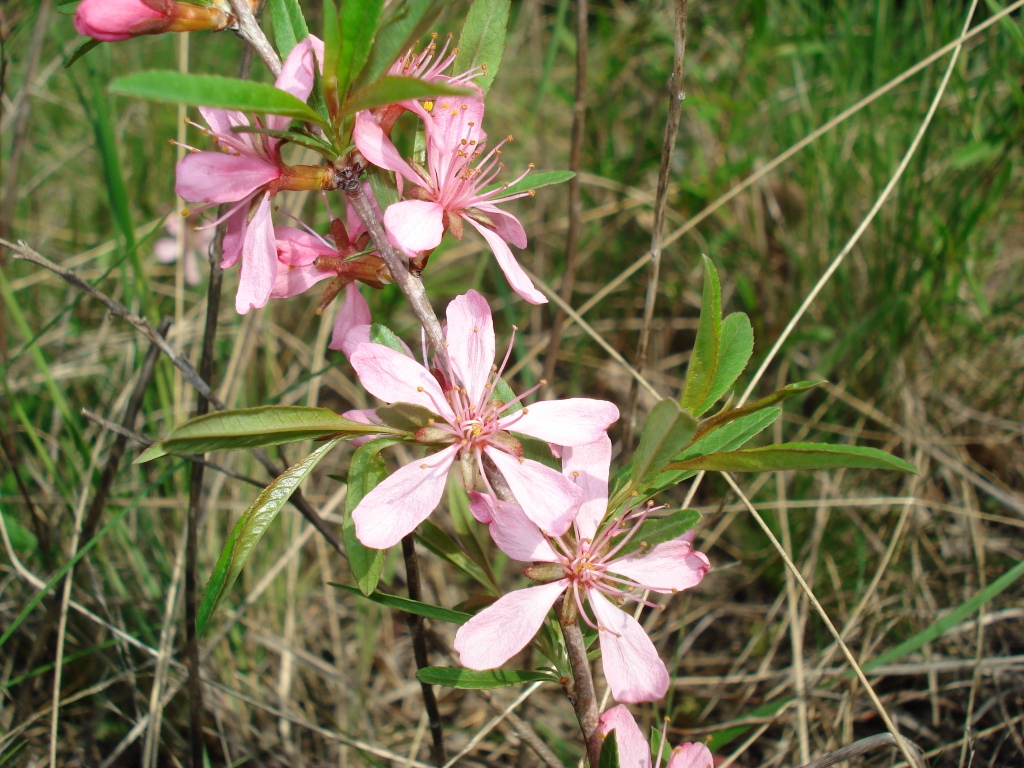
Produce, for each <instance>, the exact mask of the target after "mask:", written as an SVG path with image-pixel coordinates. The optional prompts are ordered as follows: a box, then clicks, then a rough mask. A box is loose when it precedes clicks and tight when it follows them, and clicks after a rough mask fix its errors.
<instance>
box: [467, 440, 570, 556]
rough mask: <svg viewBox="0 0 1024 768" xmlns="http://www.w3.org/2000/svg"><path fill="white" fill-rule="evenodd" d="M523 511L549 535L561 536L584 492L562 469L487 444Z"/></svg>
mask: <svg viewBox="0 0 1024 768" xmlns="http://www.w3.org/2000/svg"><path fill="white" fill-rule="evenodd" d="M484 452H485V453H486V454H487V455H488V456H489V457H490V458H491V460H492V461H493V462H494V463H495V465H496V466H497V467H498V469H499V470H500V471H501V474H502V475H503V476H504V477H505V482H506V483H508V487H509V489H510V490H511V491H512V493H513V495H514V496H515V497H516V501H518V502H519V506H520V507H522V509H523V512H524V513H525V514H526V516H527V517H528V518H530V519H531V520H532V521H533V522H534V524H535V525H537V526H538V527H539V528H540V529H541V530H542V531H544V533H546V534H548V535H549V536H561V535H562V534H563V533H565V532H566V531H567V530H569V526H570V525H571V524H572V520H573V518H574V517H575V516H576V511H577V509H578V508H579V505H580V502H581V501H582V499H583V492H582V491H581V490H580V489H579V488H577V487H576V486H575V485H573V484H572V482H571V481H570V480H568V479H566V478H565V477H563V476H562V475H561V474H560V473H558V472H556V471H555V470H553V469H551V468H550V467H545V466H544V465H543V464H541V463H540V462H536V461H532V460H530V459H517V458H515V457H514V456H509V455H508V454H507V453H505V452H504V451H499V450H497V449H495V448H491V447H488V448H485V449H484Z"/></svg>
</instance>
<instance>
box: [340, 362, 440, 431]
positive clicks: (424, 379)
mask: <svg viewBox="0 0 1024 768" xmlns="http://www.w3.org/2000/svg"><path fill="white" fill-rule="evenodd" d="M349 361H350V362H351V363H352V367H353V368H355V369H356V375H357V376H359V382H360V383H361V384H362V385H363V387H364V388H365V389H366V391H367V392H369V393H370V394H371V395H373V396H374V397H378V398H380V399H381V400H383V401H384V402H386V403H414V404H415V405H422V406H423V407H424V408H427V409H428V410H431V411H433V412H434V413H437V414H438V415H439V416H441V417H442V418H443V419H445V420H453V419H454V418H455V414H454V413H453V412H452V409H451V407H450V406H449V405H448V401H447V400H446V399H445V396H444V393H443V392H442V391H441V387H440V385H439V384H438V383H437V379H435V378H434V377H433V376H432V375H431V373H430V371H428V370H427V369H426V368H424V367H423V366H422V365H420V364H419V363H417V362H416V361H415V360H413V359H412V358H411V357H406V356H405V355H403V354H402V353H401V352H395V350H393V349H391V348H390V347H385V346H384V345H383V344H359V345H357V346H356V348H355V349H354V350H353V351H352V354H351V355H349Z"/></svg>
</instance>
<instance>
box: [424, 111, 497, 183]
mask: <svg viewBox="0 0 1024 768" xmlns="http://www.w3.org/2000/svg"><path fill="white" fill-rule="evenodd" d="M483 120H484V102H483V99H480V98H473V97H470V96H440V97H438V98H437V99H435V100H434V108H433V109H432V110H431V111H430V120H428V121H426V122H425V125H424V128H425V129H426V133H427V142H428V143H427V162H428V164H429V165H430V167H431V169H436V168H439V167H443V166H446V165H448V163H449V162H450V159H451V156H452V155H453V154H454V153H455V152H458V151H460V150H462V149H463V148H464V147H465V146H466V145H465V144H463V140H465V141H466V142H470V143H475V144H477V145H480V144H483V143H484V142H485V141H487V134H486V133H484V132H483V129H482V128H481V126H482V125H483Z"/></svg>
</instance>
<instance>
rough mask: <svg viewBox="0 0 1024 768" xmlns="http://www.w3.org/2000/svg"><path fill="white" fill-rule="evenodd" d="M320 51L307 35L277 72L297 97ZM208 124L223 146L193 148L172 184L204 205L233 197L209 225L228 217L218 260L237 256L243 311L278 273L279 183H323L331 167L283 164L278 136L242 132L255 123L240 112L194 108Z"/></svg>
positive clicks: (238, 302) (269, 124) (262, 299)
mask: <svg viewBox="0 0 1024 768" xmlns="http://www.w3.org/2000/svg"><path fill="white" fill-rule="evenodd" d="M314 51H315V52H316V57H317V60H318V61H319V60H322V58H323V43H322V42H320V41H319V40H317V39H316V38H313V37H310V38H307V39H306V40H303V41H302V42H301V43H299V44H298V45H297V46H295V47H294V48H293V49H292V52H291V53H290V54H289V55H288V58H287V60H286V61H285V63H284V67H283V69H282V71H281V74H280V75H279V76H278V78H277V82H276V83H275V85H277V87H278V88H280V89H282V90H284V91H287V92H288V93H290V94H292V95H293V96H296V97H297V98H299V99H302V100H303V101H305V100H306V98H308V97H309V93H310V91H311V90H312V88H313V52H314ZM199 111H200V113H201V114H202V115H203V118H204V119H205V120H206V122H207V124H208V125H209V126H210V131H208V132H207V133H208V134H209V135H210V137H211V138H212V139H213V140H214V141H215V142H216V143H217V144H218V146H219V147H220V148H221V149H222V150H223V151H222V152H200V151H194V152H192V153H191V154H189V155H186V156H185V157H184V158H183V159H182V160H181V161H180V162H179V163H178V168H177V174H178V180H177V185H176V186H175V190H176V191H177V193H178V195H179V196H180V197H182V198H184V199H185V200H195V201H202V202H205V203H207V205H205V206H201V207H200V208H197V209H195V210H205V209H206V208H210V207H213V206H216V205H220V204H222V203H234V205H232V206H231V208H230V209H229V210H228V212H227V213H225V214H224V215H223V216H222V217H221V218H220V219H218V220H217V221H215V222H212V223H211V224H207V225H206V226H208V227H212V226H214V225H216V224H218V223H219V222H220V221H223V220H225V219H226V220H227V233H226V234H225V236H224V258H223V261H222V262H221V266H222V267H230V266H233V265H234V264H235V263H236V262H237V261H238V260H239V258H241V260H242V269H241V272H242V274H241V277H240V279H239V282H238V293H237V294H236V296H235V309H236V310H237V312H238V313H239V314H243V315H244V314H245V313H246V312H248V311H249V310H250V309H253V308H258V307H262V306H264V305H265V304H266V303H267V300H268V299H269V298H270V296H271V294H272V293H273V292H274V288H275V283H276V275H277V264H278V259H277V245H276V238H275V236H274V224H273V222H272V221H271V216H270V211H271V204H270V199H271V198H272V197H273V196H274V195H275V194H276V193H277V192H278V191H281V190H312V189H325V188H328V187H329V186H330V185H331V184H332V181H333V178H332V173H331V172H330V171H329V170H328V169H327V168H323V167H320V166H312V165H298V166H288V165H285V164H284V162H283V161H282V160H281V143H282V142H281V140H280V139H275V138H271V137H270V136H267V135H266V134H259V133H244V132H237V131H234V130H232V129H233V128H248V127H250V126H251V125H253V123H250V122H249V119H248V118H247V117H246V116H245V114H243V113H242V112H235V111H229V110H223V109H209V108H205V107H200V109H199ZM254 120H255V123H254V124H255V126H256V127H260V128H268V129H271V130H284V129H285V128H287V127H288V123H289V122H291V120H290V118H287V117H281V116H279V115H267V116H266V117H264V118H262V119H261V118H254Z"/></svg>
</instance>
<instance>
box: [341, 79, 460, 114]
mask: <svg viewBox="0 0 1024 768" xmlns="http://www.w3.org/2000/svg"><path fill="white" fill-rule="evenodd" d="M473 93H474V91H471V90H470V89H469V88H458V87H456V86H453V85H442V84H441V83H428V82H427V81H426V80H419V79H417V78H415V77H393V76H391V75H387V76H385V77H382V78H380V79H379V80H377V81H375V82H372V83H370V84H369V85H367V86H366V87H365V88H362V89H360V90H358V91H356V92H355V93H353V94H352V97H351V98H350V99H349V100H348V101H346V102H345V106H344V107H342V110H341V114H342V115H354V114H355V113H356V112H359V111H360V110H363V109H373V108H374V107H381V106H384V105H385V104H395V103H396V102H399V101H410V100H411V99H427V98H432V97H435V96H471V95H473Z"/></svg>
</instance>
